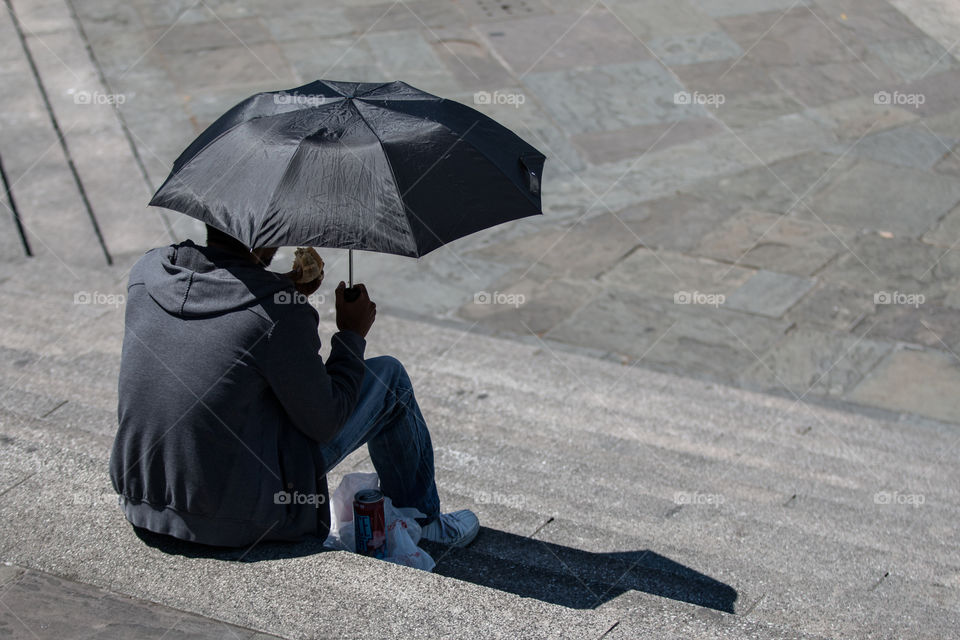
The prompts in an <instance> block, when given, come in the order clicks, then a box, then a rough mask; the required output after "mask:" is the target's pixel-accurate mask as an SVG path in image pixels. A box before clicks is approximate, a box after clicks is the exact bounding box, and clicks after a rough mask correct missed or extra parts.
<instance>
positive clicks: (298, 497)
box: [273, 491, 327, 506]
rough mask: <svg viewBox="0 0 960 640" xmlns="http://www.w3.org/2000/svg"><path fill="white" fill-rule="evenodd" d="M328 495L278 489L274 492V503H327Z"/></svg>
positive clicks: (315, 504) (314, 504)
mask: <svg viewBox="0 0 960 640" xmlns="http://www.w3.org/2000/svg"><path fill="white" fill-rule="evenodd" d="M326 503H327V496H325V495H323V494H322V493H300V492H299V491H292V492H291V491H277V492H276V493H275V494H273V504H309V505H313V506H317V505H321V504H326Z"/></svg>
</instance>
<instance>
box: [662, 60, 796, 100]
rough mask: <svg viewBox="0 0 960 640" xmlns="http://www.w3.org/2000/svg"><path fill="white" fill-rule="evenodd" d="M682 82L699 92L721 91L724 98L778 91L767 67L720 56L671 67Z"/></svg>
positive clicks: (778, 88) (691, 89)
mask: <svg viewBox="0 0 960 640" xmlns="http://www.w3.org/2000/svg"><path fill="white" fill-rule="evenodd" d="M672 70H673V72H674V73H676V74H677V76H678V77H679V78H680V81H681V82H683V84H684V86H685V87H686V88H687V89H688V90H690V91H699V92H700V93H722V94H723V95H724V96H725V97H726V98H727V100H731V99H733V98H735V97H737V96H746V95H750V96H753V95H765V94H771V93H777V92H779V91H780V87H779V85H777V83H776V82H774V81H773V79H771V78H770V75H769V74H768V73H767V70H766V67H763V66H761V65H758V64H755V63H752V62H748V61H746V60H739V61H735V60H722V61H713V62H700V63H696V64H683V65H676V66H673V67H672Z"/></svg>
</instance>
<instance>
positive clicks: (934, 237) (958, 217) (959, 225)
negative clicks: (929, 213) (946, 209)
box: [923, 206, 960, 249]
mask: <svg viewBox="0 0 960 640" xmlns="http://www.w3.org/2000/svg"><path fill="white" fill-rule="evenodd" d="M923 241H924V242H927V243H929V244H935V245H937V246H940V247H946V248H948V249H952V248H955V247H956V246H957V244H958V243H960V206H957V207H954V208H953V210H952V211H950V213H948V214H947V215H946V216H944V217H943V219H942V220H940V222H939V223H937V226H936V227H934V228H933V229H931V230H930V231H928V232H927V233H925V234H923Z"/></svg>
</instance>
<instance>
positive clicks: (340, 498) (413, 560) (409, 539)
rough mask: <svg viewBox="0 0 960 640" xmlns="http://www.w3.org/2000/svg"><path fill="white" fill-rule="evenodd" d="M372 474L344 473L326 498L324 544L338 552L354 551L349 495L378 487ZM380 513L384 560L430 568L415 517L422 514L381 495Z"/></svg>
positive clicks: (428, 557) (350, 499) (378, 479)
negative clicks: (383, 527)
mask: <svg viewBox="0 0 960 640" xmlns="http://www.w3.org/2000/svg"><path fill="white" fill-rule="evenodd" d="M379 488H380V478H379V477H377V474H376V473H348V474H347V475H345V476H343V480H341V481H340V486H338V487H337V490H336V491H334V492H333V495H332V496H331V498H330V535H329V536H328V537H327V540H326V542H324V546H325V547H328V548H330V549H339V550H341V551H355V550H356V539H355V538H354V532H353V496H354V495H355V494H356V493H357V491H360V490H361V489H379ZM383 515H384V517H385V519H386V522H387V557H386V558H384V560H386V561H387V562H393V563H395V564H402V565H406V566H408V567H414V568H416V569H423V570H424V571H433V567H434V566H435V565H436V563H435V562H434V561H433V558H431V557H430V554H428V553H427V552H426V551H424V550H423V549H421V548H420V547H418V546H417V543H418V542H420V525H419V524H417V521H416V518H422V517H423V516H424V515H425V514H423V513H420V512H419V511H417V510H416V509H413V508H411V507H405V508H403V509H398V508H397V507H395V506H393V502H392V501H391V500H390V498H388V497H386V496H384V498H383Z"/></svg>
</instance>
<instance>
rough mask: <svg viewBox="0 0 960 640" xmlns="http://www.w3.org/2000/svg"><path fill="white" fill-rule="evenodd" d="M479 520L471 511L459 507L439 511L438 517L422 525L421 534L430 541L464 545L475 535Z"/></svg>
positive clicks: (453, 545)
mask: <svg viewBox="0 0 960 640" xmlns="http://www.w3.org/2000/svg"><path fill="white" fill-rule="evenodd" d="M479 530H480V521H479V520H478V519H477V516H476V515H474V513H473V511H470V510H469V509H461V510H460V511H454V512H452V513H441V514H440V517H439V518H437V519H436V520H434V521H433V522H431V523H430V524H428V525H426V526H425V527H423V530H422V531H421V536H422V537H423V539H424V540H429V541H430V542H439V543H440V544H446V545H449V546H451V547H465V546H467V545H468V544H470V543H471V542H473V539H474V538H476V537H477V532H478V531H479Z"/></svg>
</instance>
